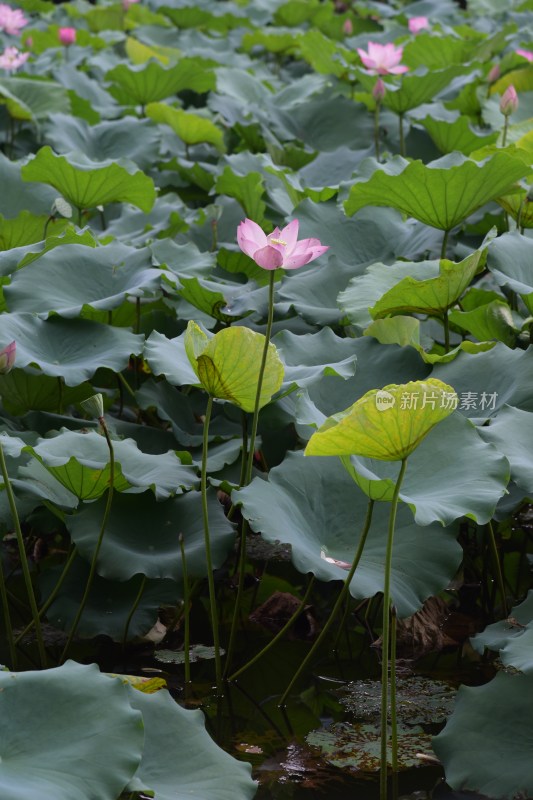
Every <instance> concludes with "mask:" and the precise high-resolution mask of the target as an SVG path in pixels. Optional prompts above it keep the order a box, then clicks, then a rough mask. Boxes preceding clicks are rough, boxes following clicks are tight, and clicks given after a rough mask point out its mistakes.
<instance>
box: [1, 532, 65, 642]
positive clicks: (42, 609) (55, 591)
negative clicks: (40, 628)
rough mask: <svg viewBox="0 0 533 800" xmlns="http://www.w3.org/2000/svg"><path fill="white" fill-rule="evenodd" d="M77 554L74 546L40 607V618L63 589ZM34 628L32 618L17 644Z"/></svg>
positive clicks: (19, 636)
mask: <svg viewBox="0 0 533 800" xmlns="http://www.w3.org/2000/svg"><path fill="white" fill-rule="evenodd" d="M75 556H76V547H75V546H74V547H73V548H72V551H71V553H70V555H69V557H68V559H67V560H66V562H65V564H64V566H63V571H62V572H61V575H60V576H59V579H58V580H57V581H56V584H55V586H54V588H53V590H52V592H51V593H50V595H49V596H48V598H47V600H46V603H44V604H43V605H42V606H41V607H40V609H39V619H41V617H43V616H44V615H45V614H46V612H47V611H48V609H49V608H50V606H51V605H52V603H53V602H54V600H55V599H56V597H57V595H58V594H59V590H60V589H61V587H62V585H63V582H64V580H65V578H66V577H67V575H68V573H69V571H70V568H71V566H72V564H73V563H74V558H75ZM32 628H33V620H31V622H28V624H27V625H26V627H25V628H24V630H23V631H22V633H19V635H18V636H17V638H16V639H15V644H17V645H18V644H19V642H20V641H22V639H23V638H24V637H25V636H26V635H27V634H28V633H29V632H30V631H31V629H32Z"/></svg>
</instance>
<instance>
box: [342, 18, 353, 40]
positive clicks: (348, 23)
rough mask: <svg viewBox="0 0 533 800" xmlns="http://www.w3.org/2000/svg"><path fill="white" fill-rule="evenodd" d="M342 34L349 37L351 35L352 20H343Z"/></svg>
mask: <svg viewBox="0 0 533 800" xmlns="http://www.w3.org/2000/svg"><path fill="white" fill-rule="evenodd" d="M342 32H343V33H344V35H345V36H351V35H352V33H353V24H352V20H351V19H345V20H344V23H343V26H342Z"/></svg>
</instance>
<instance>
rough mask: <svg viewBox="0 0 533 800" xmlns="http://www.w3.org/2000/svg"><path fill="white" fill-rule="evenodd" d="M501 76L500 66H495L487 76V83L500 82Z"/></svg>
mask: <svg viewBox="0 0 533 800" xmlns="http://www.w3.org/2000/svg"><path fill="white" fill-rule="evenodd" d="M500 75H501V69H500V65H499V64H494V66H493V67H491V69H490V72H489V74H488V75H487V81H488V82H489V83H494V81H497V80H498V78H499V77H500Z"/></svg>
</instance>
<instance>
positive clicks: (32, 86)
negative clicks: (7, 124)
mask: <svg viewBox="0 0 533 800" xmlns="http://www.w3.org/2000/svg"><path fill="white" fill-rule="evenodd" d="M0 104H2V105H5V106H6V108H7V110H8V112H9V115H10V116H11V117H13V119H17V120H42V119H45V118H47V117H48V116H49V114H53V113H56V112H58V111H62V112H64V113H69V112H70V100H69V96H68V93H67V90H66V89H65V87H64V86H62V85H61V84H60V83H57V82H56V81H45V80H35V79H33V80H32V79H31V78H16V77H15V78H2V80H0Z"/></svg>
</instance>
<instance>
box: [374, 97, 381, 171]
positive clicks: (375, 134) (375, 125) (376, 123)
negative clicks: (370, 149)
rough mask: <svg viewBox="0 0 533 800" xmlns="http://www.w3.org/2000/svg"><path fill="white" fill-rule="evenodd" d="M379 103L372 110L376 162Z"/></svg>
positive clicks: (377, 155) (377, 157) (377, 156)
mask: <svg viewBox="0 0 533 800" xmlns="http://www.w3.org/2000/svg"><path fill="white" fill-rule="evenodd" d="M379 105H380V104H379V103H376V108H375V110H374V148H375V151H376V161H379Z"/></svg>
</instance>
